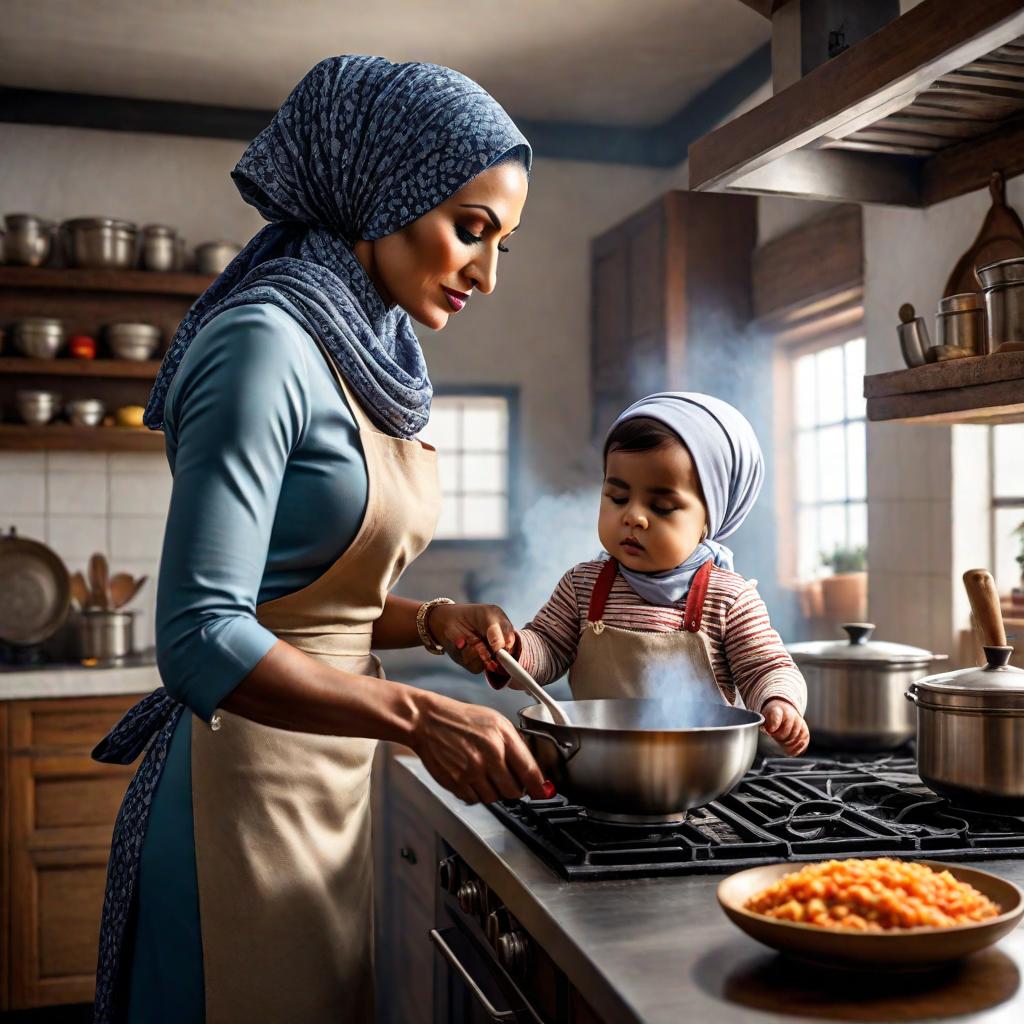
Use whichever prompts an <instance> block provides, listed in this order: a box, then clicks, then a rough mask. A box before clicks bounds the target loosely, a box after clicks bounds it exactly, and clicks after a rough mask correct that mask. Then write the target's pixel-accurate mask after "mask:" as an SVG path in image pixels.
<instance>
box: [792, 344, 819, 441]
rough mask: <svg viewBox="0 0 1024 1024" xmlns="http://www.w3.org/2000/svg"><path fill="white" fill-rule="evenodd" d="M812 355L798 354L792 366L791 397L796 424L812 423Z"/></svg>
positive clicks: (813, 392)
mask: <svg viewBox="0 0 1024 1024" xmlns="http://www.w3.org/2000/svg"><path fill="white" fill-rule="evenodd" d="M816 393H817V389H816V388H815V383H814V355H813V354H812V355H808V356H800V357H799V358H798V359H797V361H796V364H795V365H794V367H793V399H794V402H795V405H796V409H795V412H796V425H797V426H798V427H810V426H813V425H814V409H815V394H816Z"/></svg>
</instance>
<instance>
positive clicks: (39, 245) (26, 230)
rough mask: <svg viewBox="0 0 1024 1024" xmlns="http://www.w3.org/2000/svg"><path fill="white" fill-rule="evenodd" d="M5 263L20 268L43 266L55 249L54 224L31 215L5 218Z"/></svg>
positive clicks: (16, 214) (24, 214)
mask: <svg viewBox="0 0 1024 1024" xmlns="http://www.w3.org/2000/svg"><path fill="white" fill-rule="evenodd" d="M4 229H5V237H4V262H5V263H10V264H12V265H14V266H20V267H39V266H42V265H43V264H44V263H45V262H46V261H47V259H48V258H49V255H50V250H51V249H52V248H53V224H52V223H51V222H50V221H48V220H44V219H43V218H42V217H36V216H35V215H33V214H31V213H9V214H7V216H6V217H4Z"/></svg>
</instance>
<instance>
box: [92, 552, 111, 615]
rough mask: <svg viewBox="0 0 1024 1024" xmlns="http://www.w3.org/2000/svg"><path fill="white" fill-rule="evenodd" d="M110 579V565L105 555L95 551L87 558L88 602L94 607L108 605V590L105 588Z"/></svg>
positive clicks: (105, 607) (106, 607) (106, 606)
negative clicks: (90, 590)
mask: <svg viewBox="0 0 1024 1024" xmlns="http://www.w3.org/2000/svg"><path fill="white" fill-rule="evenodd" d="M109 579H110V566H109V565H108V564H107V556H106V555H104V554H102V553H100V552H99V551H97V552H96V554H94V555H93V556H92V557H91V558H90V559H89V585H90V587H91V588H92V594H91V596H90V601H89V603H90V604H91V605H93V606H95V607H96V608H103V609H108V608H109V607H110V591H109V590H108V589H107V588H108V584H109Z"/></svg>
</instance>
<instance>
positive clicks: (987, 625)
mask: <svg viewBox="0 0 1024 1024" xmlns="http://www.w3.org/2000/svg"><path fill="white" fill-rule="evenodd" d="M964 586H965V587H966V588H967V598H968V600H969V601H970V602H971V612H972V614H973V615H974V623H975V625H976V626H977V628H978V632H979V633H980V634H981V643H982V646H984V647H1005V646H1006V629H1005V627H1004V626H1003V612H1002V609H1001V608H1000V606H999V591H998V590H996V583H995V580H993V579H992V573H990V572H989V571H988V569H968V570H967V572H965V573H964Z"/></svg>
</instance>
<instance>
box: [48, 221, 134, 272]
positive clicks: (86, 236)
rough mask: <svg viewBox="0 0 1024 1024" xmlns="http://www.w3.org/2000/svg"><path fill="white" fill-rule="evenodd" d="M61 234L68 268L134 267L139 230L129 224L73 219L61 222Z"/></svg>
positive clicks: (126, 268) (114, 268)
mask: <svg viewBox="0 0 1024 1024" xmlns="http://www.w3.org/2000/svg"><path fill="white" fill-rule="evenodd" d="M61 231H62V232H63V234H64V237H65V239H66V245H67V251H68V257H69V262H70V264H71V266H72V267H83V268H90V269H94V270H128V269H130V268H131V267H133V266H135V247H136V242H137V240H138V234H139V230H138V228H137V227H136V226H135V225H134V224H132V223H131V222H130V221H126V220H117V219H116V218H114V217H76V218H75V219H73V220H68V221H65V222H64V223H63V224H62V225H61Z"/></svg>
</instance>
